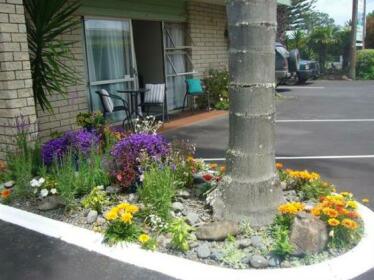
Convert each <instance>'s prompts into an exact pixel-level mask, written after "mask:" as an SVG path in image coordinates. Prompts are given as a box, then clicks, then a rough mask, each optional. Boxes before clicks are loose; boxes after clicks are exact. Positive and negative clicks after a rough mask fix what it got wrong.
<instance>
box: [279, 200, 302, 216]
mask: <svg viewBox="0 0 374 280" xmlns="http://www.w3.org/2000/svg"><path fill="white" fill-rule="evenodd" d="M304 208H305V205H304V204H303V203H301V202H289V203H285V204H282V205H280V206H279V207H278V211H279V212H280V213H281V214H291V215H296V214H297V213H299V212H300V211H303V210H304Z"/></svg>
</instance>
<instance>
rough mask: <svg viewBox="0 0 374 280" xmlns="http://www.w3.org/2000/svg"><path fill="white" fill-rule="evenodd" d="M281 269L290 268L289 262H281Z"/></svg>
mask: <svg viewBox="0 0 374 280" xmlns="http://www.w3.org/2000/svg"><path fill="white" fill-rule="evenodd" d="M280 267H281V268H290V267H292V265H291V263H290V262H289V261H283V262H282V263H281V265H280Z"/></svg>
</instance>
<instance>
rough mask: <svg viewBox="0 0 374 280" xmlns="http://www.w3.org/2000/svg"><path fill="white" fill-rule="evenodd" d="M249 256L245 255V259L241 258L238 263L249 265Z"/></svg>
mask: <svg viewBox="0 0 374 280" xmlns="http://www.w3.org/2000/svg"><path fill="white" fill-rule="evenodd" d="M251 257H252V256H251V255H246V256H245V257H243V258H242V259H241V260H240V262H241V263H244V264H249V263H250V260H251Z"/></svg>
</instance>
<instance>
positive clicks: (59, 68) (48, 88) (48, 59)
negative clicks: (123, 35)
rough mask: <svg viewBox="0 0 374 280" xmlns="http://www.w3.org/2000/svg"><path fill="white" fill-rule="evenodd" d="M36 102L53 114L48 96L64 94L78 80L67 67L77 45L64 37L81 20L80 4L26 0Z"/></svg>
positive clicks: (75, 2) (61, 1)
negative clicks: (71, 48) (73, 48)
mask: <svg viewBox="0 0 374 280" xmlns="http://www.w3.org/2000/svg"><path fill="white" fill-rule="evenodd" d="M24 5H25V8H26V11H27V16H26V19H27V33H28V45H29V52H30V62H31V73H32V79H33V90H34V99H35V102H36V103H39V105H40V107H41V108H42V110H49V111H52V107H51V104H50V102H49V101H48V96H50V95H52V94H53V93H56V94H61V95H65V94H66V87H68V86H71V85H74V84H75V83H76V81H77V78H76V75H75V71H74V69H73V68H72V67H71V66H69V65H68V64H67V62H68V61H69V60H70V61H72V60H73V59H74V58H73V55H72V53H71V51H70V46H71V45H72V44H73V43H74V42H66V41H63V40H61V35H62V34H64V33H66V32H68V31H70V30H73V29H75V28H76V27H77V26H78V25H79V23H80V21H79V18H76V17H74V13H75V12H76V11H77V9H78V8H79V6H80V4H79V2H77V1H69V0H25V1H24Z"/></svg>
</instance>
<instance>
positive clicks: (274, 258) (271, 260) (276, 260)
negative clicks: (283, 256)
mask: <svg viewBox="0 0 374 280" xmlns="http://www.w3.org/2000/svg"><path fill="white" fill-rule="evenodd" d="M268 262H269V266H271V267H278V266H280V264H281V260H280V258H279V257H277V256H270V258H269V260H268Z"/></svg>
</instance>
